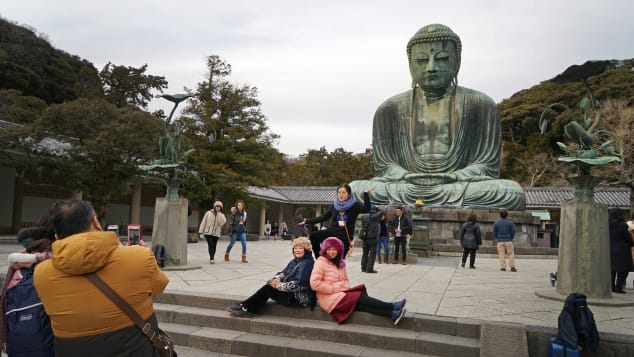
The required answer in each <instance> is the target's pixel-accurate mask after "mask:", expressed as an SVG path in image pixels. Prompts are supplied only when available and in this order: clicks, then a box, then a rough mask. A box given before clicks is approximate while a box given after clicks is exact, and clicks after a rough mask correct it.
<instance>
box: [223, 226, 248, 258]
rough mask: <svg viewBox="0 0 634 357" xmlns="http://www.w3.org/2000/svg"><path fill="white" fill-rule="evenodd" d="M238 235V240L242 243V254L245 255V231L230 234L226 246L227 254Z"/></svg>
mask: <svg viewBox="0 0 634 357" xmlns="http://www.w3.org/2000/svg"><path fill="white" fill-rule="evenodd" d="M238 235H239V236H240V242H241V243H242V255H247V234H246V233H235V232H234V233H233V234H231V241H230V242H229V245H228V246H227V254H229V252H230V251H231V248H233V245H234V244H235V243H236V239H238Z"/></svg>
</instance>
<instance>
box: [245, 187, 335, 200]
mask: <svg viewBox="0 0 634 357" xmlns="http://www.w3.org/2000/svg"><path fill="white" fill-rule="evenodd" d="M248 192H249V195H250V196H251V197H256V198H261V199H265V200H268V201H274V202H282V203H288V204H328V203H331V202H332V200H334V199H335V196H336V193H337V186H271V187H269V188H261V187H255V186H250V187H249V189H248Z"/></svg>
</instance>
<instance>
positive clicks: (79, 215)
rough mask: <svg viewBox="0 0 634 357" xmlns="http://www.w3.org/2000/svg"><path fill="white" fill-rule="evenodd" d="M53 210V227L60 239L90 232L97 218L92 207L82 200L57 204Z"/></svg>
mask: <svg viewBox="0 0 634 357" xmlns="http://www.w3.org/2000/svg"><path fill="white" fill-rule="evenodd" d="M52 210H53V211H54V212H53V215H52V216H53V227H54V228H55V233H56V234H57V236H58V238H59V239H63V238H66V237H68V236H71V235H73V234H77V233H82V232H86V231H88V229H89V228H90V225H91V224H92V218H93V217H94V216H95V210H94V209H93V208H92V205H91V204H90V203H88V202H86V201H81V200H65V201H58V202H55V203H54V204H53V209H52Z"/></svg>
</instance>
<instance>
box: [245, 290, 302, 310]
mask: <svg viewBox="0 0 634 357" xmlns="http://www.w3.org/2000/svg"><path fill="white" fill-rule="evenodd" d="M269 298H270V299H273V300H275V301H276V302H277V303H279V304H282V305H285V306H297V304H295V303H293V302H292V300H291V293H287V292H284V291H279V290H277V289H275V288H273V287H272V286H271V285H269V284H265V285H262V287H261V288H259V289H258V291H256V292H255V293H253V295H251V296H249V297H248V298H247V299H246V300H244V301H243V302H242V307H244V308H245V309H247V310H249V312H257V311H258V309H259V308H261V307H262V306H264V304H266V302H267V301H269Z"/></svg>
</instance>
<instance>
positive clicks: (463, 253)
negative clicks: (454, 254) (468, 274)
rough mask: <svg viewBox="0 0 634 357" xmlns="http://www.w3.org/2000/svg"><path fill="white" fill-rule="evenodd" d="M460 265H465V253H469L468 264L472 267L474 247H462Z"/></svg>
mask: <svg viewBox="0 0 634 357" xmlns="http://www.w3.org/2000/svg"><path fill="white" fill-rule="evenodd" d="M462 249H463V251H462V265H465V263H466V262H467V255H469V266H470V267H473V266H475V256H476V249H475V248H462Z"/></svg>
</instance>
